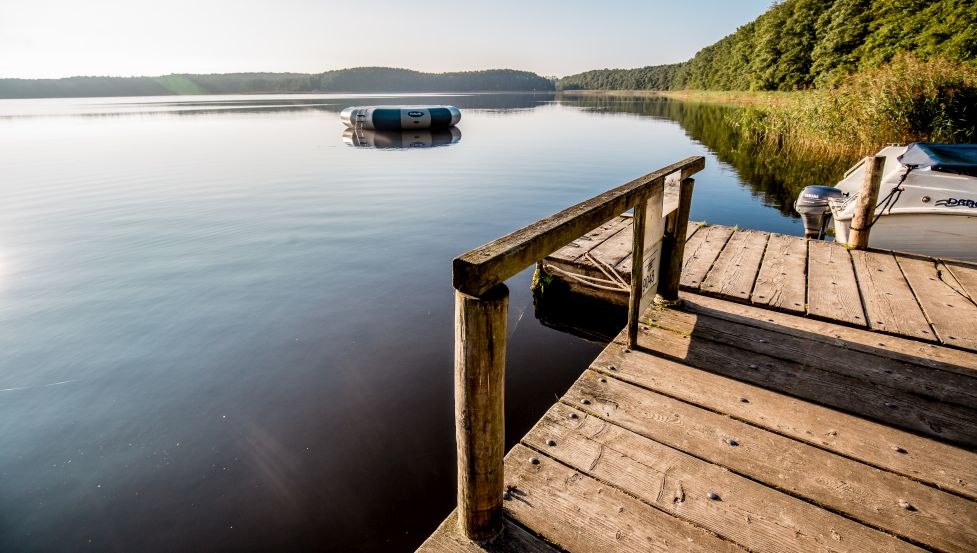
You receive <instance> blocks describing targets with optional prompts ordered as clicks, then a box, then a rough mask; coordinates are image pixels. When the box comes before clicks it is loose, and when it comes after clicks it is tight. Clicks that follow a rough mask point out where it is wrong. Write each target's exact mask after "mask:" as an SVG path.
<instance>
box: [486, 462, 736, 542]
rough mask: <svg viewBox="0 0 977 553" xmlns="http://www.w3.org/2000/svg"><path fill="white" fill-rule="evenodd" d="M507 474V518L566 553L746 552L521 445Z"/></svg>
mask: <svg viewBox="0 0 977 553" xmlns="http://www.w3.org/2000/svg"><path fill="white" fill-rule="evenodd" d="M530 457H537V459H538V461H539V462H538V463H537V464H533V463H530V462H529V458H530ZM505 469H506V484H507V485H508V486H513V487H514V489H513V491H512V492H511V494H510V495H511V497H510V499H508V500H507V501H505V509H506V513H507V514H508V516H510V517H511V518H513V519H514V520H516V521H517V522H519V523H520V524H522V525H524V526H526V527H527V528H532V529H533V531H534V532H537V533H538V534H539V535H541V536H542V537H543V538H545V539H546V540H548V541H550V542H551V543H553V544H555V545H556V546H558V547H560V548H562V549H564V550H567V551H658V552H663V553H664V552H666V551H689V552H692V551H695V552H702V553H707V552H712V551H720V552H734V551H735V552H740V553H742V552H743V551H745V550H744V549H742V548H741V547H739V546H737V545H735V544H733V543H731V542H728V541H725V540H723V539H721V538H719V537H717V536H715V535H714V534H711V533H709V532H707V531H705V530H703V529H701V528H696V527H695V526H693V525H691V524H689V523H687V522H684V521H682V520H679V519H677V518H675V517H673V516H671V515H668V514H665V513H663V512H661V511H659V510H658V509H655V508H654V507H651V506H649V505H646V504H644V503H642V502H641V501H639V500H637V499H635V498H634V497H632V496H630V495H627V494H625V493H623V492H621V491H619V490H617V489H615V488H614V487H612V486H608V485H607V484H604V483H602V482H598V481H597V480H594V479H593V478H591V477H589V476H586V475H584V474H582V473H580V472H578V471H575V470H573V469H571V468H569V467H567V466H565V465H563V464H562V463H559V462H557V461H555V460H553V459H552V458H550V457H546V456H543V455H540V454H539V453H537V452H535V451H534V450H532V449H529V448H527V447H526V446H524V445H520V444H517V445H516V446H514V447H513V448H512V450H511V451H510V452H509V454H508V455H507V456H506V461H505Z"/></svg>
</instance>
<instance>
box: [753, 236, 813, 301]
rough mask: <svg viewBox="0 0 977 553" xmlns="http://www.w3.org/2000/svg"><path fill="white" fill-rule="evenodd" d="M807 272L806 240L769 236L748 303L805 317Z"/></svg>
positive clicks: (795, 237) (793, 237)
mask: <svg viewBox="0 0 977 553" xmlns="http://www.w3.org/2000/svg"><path fill="white" fill-rule="evenodd" d="M806 269H807V241H806V240H804V239H803V238H798V237H797V236H787V235H785V234H772V235H770V240H769V241H768V242H767V250H766V252H764V254H763V262H762V263H761V264H760V271H759V273H758V274H757V279H756V284H755V285H754V287H753V295H752V296H751V298H750V300H751V302H752V303H753V305H759V306H763V307H768V308H771V309H780V310H783V311H790V312H793V313H804V302H805V301H806V292H807V290H806V286H807V277H806V276H805V272H806Z"/></svg>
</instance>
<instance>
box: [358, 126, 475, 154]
mask: <svg viewBox="0 0 977 553" xmlns="http://www.w3.org/2000/svg"><path fill="white" fill-rule="evenodd" d="M460 140H461V131H460V130H459V129H458V128H457V127H450V128H447V129H432V130H411V131H371V130H367V129H346V130H345V131H343V143H345V144H346V145H347V146H353V147H354V148H375V149H408V148H431V147H434V146H450V145H452V144H457V143H458V141H460Z"/></svg>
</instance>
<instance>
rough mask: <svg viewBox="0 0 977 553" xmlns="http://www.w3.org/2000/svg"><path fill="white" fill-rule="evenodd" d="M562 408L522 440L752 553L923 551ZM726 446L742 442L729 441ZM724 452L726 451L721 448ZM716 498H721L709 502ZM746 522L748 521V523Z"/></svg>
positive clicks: (627, 431) (573, 410)
mask: <svg viewBox="0 0 977 553" xmlns="http://www.w3.org/2000/svg"><path fill="white" fill-rule="evenodd" d="M573 412H576V410H575V409H572V408H570V407H568V406H566V405H562V404H557V405H555V406H553V408H551V409H550V411H549V412H548V413H547V414H546V415H544V417H543V419H542V420H541V421H540V422H539V423H538V424H537V425H536V426H535V427H534V428H533V429H532V430H531V431H530V432H529V434H527V435H526V436H525V437H524V438H523V442H524V443H526V444H528V445H530V446H531V447H534V448H542V447H545V443H546V439H547V436H552V437H555V438H556V442H557V443H559V444H560V445H559V447H555V448H547V451H548V452H549V453H550V455H552V456H553V457H555V458H556V459H557V460H559V461H560V462H562V463H564V464H566V465H569V466H570V467H572V468H574V469H575V470H577V471H579V472H581V473H584V474H587V475H588V476H591V477H593V478H595V479H597V480H600V481H603V482H607V483H609V484H611V485H613V486H616V487H618V488H620V489H622V490H625V491H626V492H628V493H631V494H634V495H635V496H637V497H638V498H639V499H641V500H642V501H644V502H645V503H648V504H650V505H652V506H654V507H656V508H658V509H660V510H662V511H664V512H666V513H670V514H672V515H674V516H677V517H679V518H682V519H683V520H687V521H689V522H692V523H693V524H696V525H697V526H701V527H703V528H706V529H707V530H710V531H712V532H715V533H717V534H719V535H720V536H722V537H724V538H726V539H729V540H731V541H733V542H736V543H738V544H740V545H743V546H744V547H746V548H747V549H749V550H750V551H766V552H771V553H772V552H782V551H784V552H788V551H793V552H797V553H805V552H807V551H812V550H819V549H821V547H822V544H825V543H831V544H832V547H833V548H836V549H834V550H835V551H839V552H840V551H858V552H868V551H877V552H880V553H881V552H890V551H918V549H917V548H916V547H914V546H911V545H909V544H907V543H905V542H901V541H899V540H898V539H896V538H894V537H892V536H891V535H889V534H886V533H883V532H880V531H878V530H875V529H872V528H869V527H867V526H864V525H862V524H859V523H857V522H854V521H851V520H848V519H845V518H843V517H841V516H839V515H837V514H834V513H831V512H829V511H826V510H824V509H822V508H820V507H818V506H816V505H812V504H810V503H806V502H804V501H802V500H800V499H797V498H794V497H791V496H789V495H787V494H784V493H782V492H780V491H777V490H774V489H773V488H770V487H768V486H765V485H763V484H760V483H758V482H754V481H752V480H749V479H747V478H744V477H742V476H739V475H737V474H734V473H731V472H730V471H728V470H725V469H723V468H722V467H720V466H718V465H714V464H712V463H709V462H706V461H703V460H701V459H699V458H696V457H693V456H691V455H689V454H687V453H684V452H682V451H679V450H677V449H674V448H671V447H668V446H666V445H663V444H660V443H658V442H656V441H654V440H651V439H648V438H646V437H644V436H641V435H639V434H636V433H634V432H631V431H629V430H626V429H624V428H621V427H619V426H617V425H614V424H609V423H607V422H606V421H603V420H601V419H599V418H597V417H592V416H586V415H582V416H581V417H580V419H578V420H572V419H570V418H569V416H568V415H569V414H570V413H573ZM724 443H725V444H726V447H738V445H736V446H732V445H729V444H730V443H737V444H738V442H737V441H736V440H734V439H731V438H727V439H726V440H725V441H724ZM720 447H722V446H720ZM710 494H713V495H712V497H716V498H719V499H720V500H719V501H717V500H716V499H710ZM747 517H748V519H749V520H747Z"/></svg>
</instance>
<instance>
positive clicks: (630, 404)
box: [564, 371, 977, 552]
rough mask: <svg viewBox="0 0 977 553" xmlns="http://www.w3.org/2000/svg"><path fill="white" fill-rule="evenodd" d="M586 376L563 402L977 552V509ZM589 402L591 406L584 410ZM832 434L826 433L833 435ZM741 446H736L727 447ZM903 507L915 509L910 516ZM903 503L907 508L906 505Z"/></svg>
mask: <svg viewBox="0 0 977 553" xmlns="http://www.w3.org/2000/svg"><path fill="white" fill-rule="evenodd" d="M600 378H602V376H601V375H600V374H598V373H595V372H593V371H588V372H586V373H584V375H582V376H581V377H580V379H579V380H577V382H576V383H575V384H574V385H573V386H572V387H571V388H570V390H569V391H568V392H567V394H566V395H565V396H564V401H565V402H566V403H567V404H568V405H573V406H574V407H576V408H579V409H581V410H583V411H585V412H587V413H588V414H590V415H594V416H597V417H599V418H601V419H603V420H605V421H607V422H609V423H612V424H615V425H617V426H621V427H624V428H626V429H628V430H630V431H632V432H635V433H638V434H640V435H642V436H645V437H647V438H650V439H653V440H655V441H657V442H659V443H662V444H665V445H668V446H670V447H672V448H675V449H678V450H681V451H684V452H686V453H688V454H690V455H693V456H695V457H699V458H700V459H704V460H707V461H709V462H712V463H715V464H718V465H721V466H724V467H726V468H728V469H729V470H731V471H733V472H735V473H737V474H739V475H741V476H745V477H747V478H750V479H752V480H755V481H757V482H761V483H763V484H765V485H767V486H770V487H773V488H776V489H778V490H781V491H784V492H786V493H789V494H790V495H793V496H796V497H800V498H802V499H804V500H806V501H808V502H811V503H814V504H816V505H821V506H823V507H825V508H828V509H830V510H832V511H836V512H840V513H845V515H846V516H848V517H849V518H852V519H855V520H857V521H859V522H862V523H865V524H869V525H872V526H875V527H878V528H881V529H883V530H886V531H888V532H891V533H893V534H895V535H897V536H900V537H903V538H907V539H910V540H913V541H915V542H918V543H923V544H926V545H928V546H930V547H934V548H937V549H940V550H943V551H960V552H964V551H968V552H969V551H974V550H975V548H977V503H975V502H974V501H971V500H968V499H964V498H962V497H958V496H955V495H952V494H949V493H946V492H943V491H940V490H936V489H934V488H931V487H929V486H926V485H924V484H921V483H919V482H915V481H913V480H910V479H908V478H905V477H903V476H899V475H896V474H893V473H890V472H887V471H883V470H879V469H876V468H873V467H870V466H868V465H865V464H862V463H859V462H857V461H853V460H851V459H847V458H845V457H841V456H839V455H836V454H834V453H830V452H828V451H824V450H822V449H819V448H816V447H813V446H811V445H808V444H805V443H802V442H798V441H796V440H792V439H790V438H786V437H784V436H781V435H778V434H774V433H772V432H769V431H766V430H763V429H760V428H756V427H754V426H751V425H748V424H746V423H743V422H740V421H736V420H733V419H731V418H729V417H727V416H725V415H723V414H718V413H713V412H711V411H706V410H704V409H702V408H699V407H696V406H693V405H689V404H687V403H684V402H680V401H678V400H675V399H672V398H669V397H667V396H663V395H661V394H658V393H655V392H652V391H650V390H645V389H643V388H640V387H637V386H634V385H632V384H629V383H625V382H622V381H620V380H617V379H616V378H604V380H605V382H602V381H601V380H600ZM583 400H586V401H588V402H589V403H588V404H583V403H582V401H583ZM827 430H828V429H826V431H827ZM730 439H733V440H735V441H736V443H737V445H736V446H735V447H731V446H730V445H729V443H728V440H730ZM900 501H902V502H905V503H908V504H909V505H911V506H912V507H913V508H914V509H915V510H910V509H907V508H905V507H904V506H903V504H900ZM905 503H904V504H905Z"/></svg>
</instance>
